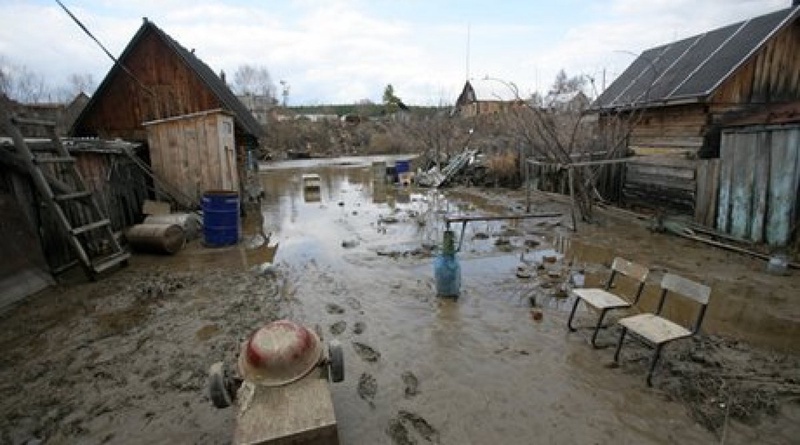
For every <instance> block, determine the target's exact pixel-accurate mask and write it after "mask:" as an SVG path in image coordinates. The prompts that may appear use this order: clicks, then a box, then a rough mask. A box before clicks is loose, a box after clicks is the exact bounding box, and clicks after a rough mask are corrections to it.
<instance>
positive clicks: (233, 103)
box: [73, 19, 264, 138]
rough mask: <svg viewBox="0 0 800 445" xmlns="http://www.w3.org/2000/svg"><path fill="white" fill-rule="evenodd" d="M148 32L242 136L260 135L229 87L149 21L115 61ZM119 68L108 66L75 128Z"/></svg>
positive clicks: (145, 21)
mask: <svg viewBox="0 0 800 445" xmlns="http://www.w3.org/2000/svg"><path fill="white" fill-rule="evenodd" d="M150 31H151V32H154V33H156V35H158V36H159V37H160V38H161V40H163V41H164V43H165V44H166V45H167V46H169V47H170V48H172V50H173V51H175V53H176V54H177V55H178V56H179V57H180V58H181V59H182V60H183V61H184V62H185V63H186V65H187V66H188V67H189V68H190V69H191V70H192V71H193V72H195V73H196V74H197V75H198V77H200V79H202V81H203V83H205V85H206V86H207V87H208V88H209V89H210V90H211V91H212V92H213V93H214V95H215V96H216V97H217V99H219V101H220V102H221V103H222V105H223V106H224V107H225V108H226V109H228V110H229V111H231V112H232V113H233V114H234V117H235V121H236V125H237V126H239V127H241V129H242V130H244V132H245V133H247V134H250V135H252V136H254V137H256V138H258V137H260V136H262V135H263V134H264V130H263V128H262V127H261V125H260V124H259V123H258V121H257V120H256V119H255V118H254V117H253V115H252V114H251V113H250V111H249V110H248V109H247V107H245V106H244V104H242V102H241V101H239V99H238V98H237V97H236V95H234V94H233V92H232V91H231V90H230V88H228V86H227V85H226V84H225V82H223V81H222V79H220V78H219V76H217V74H216V73H215V72H214V71H213V70H212V69H211V68H210V67H209V66H208V65H206V64H205V63H204V62H203V61H202V60H200V59H199V58H198V57H197V56H195V55H194V53H192V52H191V51H189V50H187V49H186V48H184V47H183V46H181V44H180V43H178V42H177V41H176V40H175V39H173V38H172V37H170V36H169V35H168V34H167V33H165V32H164V31H162V30H161V29H160V28H159V27H158V26H156V25H155V24H154V23H153V22H151V21H149V20H147V19H144V23H143V24H142V26H141V27H140V28H139V30H138V31H137V32H136V34H135V35H134V36H133V38H132V39H131V41H130V42H129V43H128V46H126V47H125V50H124V51H123V52H122V55H120V56H119V58H118V60H119V62H120V63H123V64H124V62H125V59H126V58H127V56H128V55H129V54H130V53H131V51H132V50H133V48H135V47H136V45H137V44H138V43H139V41H140V40H141V39H142V38H143V36H144V35H146V34H147V32H150ZM121 69H122V68H121V67H120V65H119V64H117V63H115V64H114V65H113V66H112V67H111V69H110V70H109V72H108V74H106V77H105V78H104V79H103V82H101V83H100V86H99V87H98V88H97V90H96V91H95V93H94V94H93V95H92V98H91V100H90V101H89V103H88V104H87V106H86V107H85V108H84V109H83V112H82V113H81V116H80V117H79V118H78V119H77V120H76V121H75V122H76V125H77V124H78V123H79V122H81V121H82V119H83V116H84V115H85V114H86V113H88V112H89V110H90V109H91V108H92V103H93V102H94V101H95V98H97V97H100V96H101V95H102V94H103V91H104V90H105V88H107V86H108V85H109V84H110V83H111V81H112V79H113V78H114V76H115V75H116V74H117V72H118V71H120V70H121ZM74 130H75V128H74V127H73V132H74Z"/></svg>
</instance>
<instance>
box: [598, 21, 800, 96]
mask: <svg viewBox="0 0 800 445" xmlns="http://www.w3.org/2000/svg"><path fill="white" fill-rule="evenodd" d="M798 16H800V7H793V8H789V9H784V10H780V11H776V12H773V13H770V14H766V15H762V16H758V17H754V18H751V19H749V20H745V21H742V22H738V23H734V24H732V25H728V26H724V27H722V28H717V29H714V30H711V31H708V32H706V33H703V34H698V35H696V36H692V37H689V38H686V39H683V40H678V41H676V42H672V43H669V44H666V45H662V46H658V47H655V48H651V49H648V50H647V51H645V52H643V53H642V54H641V55H640V56H639V57H638V58H637V59H636V60H634V62H633V63H632V64H631V65H630V66H629V67H628V68H627V69H626V70H625V72H623V73H622V75H620V76H619V77H618V78H617V79H616V80H615V81H614V82H613V83H612V84H611V85H610V86H609V87H608V89H606V90H605V91H604V92H603V94H601V95H600V97H598V98H597V100H596V101H595V102H594V104H592V108H593V109H595V110H611V109H618V108H636V107H647V106H659V105H670V104H677V103H687V102H698V101H702V100H704V99H705V98H707V97H708V96H709V95H710V94H711V93H713V92H714V90H716V89H717V88H718V87H719V86H720V85H721V84H722V82H724V81H725V80H726V79H728V78H729V77H730V76H731V75H732V74H733V73H734V72H735V71H736V70H737V69H738V68H739V67H741V66H742V65H743V64H744V63H745V62H747V61H748V60H749V59H750V57H751V56H753V55H754V54H755V53H756V52H757V51H758V50H759V49H760V48H761V47H762V46H763V45H764V44H765V43H766V42H767V40H769V39H770V38H771V37H772V36H773V35H774V34H775V33H777V32H778V31H780V30H781V29H783V28H784V27H786V26H787V25H789V24H791V23H793V22H794V21H795V20H796V19H797V18H798Z"/></svg>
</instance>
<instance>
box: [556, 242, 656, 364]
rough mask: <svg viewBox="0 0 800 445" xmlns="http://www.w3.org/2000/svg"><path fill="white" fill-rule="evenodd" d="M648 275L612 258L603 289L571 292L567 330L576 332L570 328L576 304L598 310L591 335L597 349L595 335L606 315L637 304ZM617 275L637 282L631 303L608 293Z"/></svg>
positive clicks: (628, 262)
mask: <svg viewBox="0 0 800 445" xmlns="http://www.w3.org/2000/svg"><path fill="white" fill-rule="evenodd" d="M649 273H650V271H649V270H648V269H647V268H646V267H644V266H642V265H640V264H636V263H634V262H632V261H628V260H626V259H624V258H620V257H617V258H614V262H613V263H612V264H611V275H610V276H609V277H608V281H607V282H606V285H605V287H604V288H602V289H599V288H590V289H573V290H572V294H573V295H574V296H575V303H574V304H573V305H572V311H571V312H570V313H569V319H568V320H567V327H568V328H569V330H570V331H572V332H575V330H576V329H575V327H573V326H572V320H573V318H575V312H576V310H577V309H578V303H580V302H581V301H583V302H584V303H586V304H587V305H588V306H591V307H593V308H595V309H597V310H599V311H600V315H599V316H598V318H597V324H596V325H595V327H594V333H593V334H592V346H593V347H595V348H597V347H598V346H597V343H596V342H597V333H598V331H599V330H600V328H601V327H603V320H604V319H605V316H606V313H607V312H608V311H610V310H613V309H623V308H628V307H631V306H632V305H634V304H636V303H638V302H639V298H640V297H641V295H642V290H643V289H644V283H645V281H646V280H647V275H648V274H649ZM618 274H622V275H625V276H627V277H629V278H631V279H633V280H634V281H636V282H638V287H637V288H636V294H635V295H634V297H633V301H632V302H630V301H627V300H625V299H623V298H621V297H619V296H618V295H616V294H613V293H611V292H610V291H611V289H612V288H613V287H614V284H615V283H614V281H615V279H616V277H617V275H618Z"/></svg>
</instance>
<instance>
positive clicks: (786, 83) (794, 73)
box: [709, 21, 800, 114]
mask: <svg viewBox="0 0 800 445" xmlns="http://www.w3.org/2000/svg"><path fill="white" fill-rule="evenodd" d="M798 54H800V21H795V22H794V23H793V24H792V25H790V26H788V27H786V28H785V29H783V30H781V31H780V32H779V33H777V34H776V35H775V36H774V37H773V38H772V39H770V40H769V41H768V42H767V43H766V44H765V45H764V47H763V48H762V49H761V50H760V51H758V53H756V55H755V57H752V58H751V59H750V60H748V61H747V62H746V63H745V64H744V65H743V66H742V67H740V68H739V69H738V70H737V71H736V73H734V75H733V76H731V77H730V78H729V79H727V80H726V81H725V82H723V84H722V85H720V87H719V88H718V89H717V90H716V91H715V92H714V94H713V95H712V96H711V98H710V100H709V103H710V104H711V105H712V108H711V112H712V113H714V114H719V113H722V112H725V111H729V110H730V109H739V108H741V106H742V104H751V103H752V104H763V103H779V102H790V101H793V100H797V99H798V98H800V57H798Z"/></svg>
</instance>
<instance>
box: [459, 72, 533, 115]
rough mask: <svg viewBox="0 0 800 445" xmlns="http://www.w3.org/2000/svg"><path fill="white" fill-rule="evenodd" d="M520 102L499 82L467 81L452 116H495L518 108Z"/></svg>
mask: <svg viewBox="0 0 800 445" xmlns="http://www.w3.org/2000/svg"><path fill="white" fill-rule="evenodd" d="M520 102H521V101H520V100H519V99H518V98H517V97H516V96H515V95H514V92H513V91H511V90H510V89H509V88H508V87H506V86H505V85H503V84H502V83H501V82H499V81H492V80H483V81H476V82H470V81H469V80H467V82H466V83H464V88H462V89H461V93H460V94H459V95H458V99H456V104H455V107H454V108H453V113H452V114H453V115H455V116H461V117H476V116H485V115H494V114H499V113H503V112H505V111H506V110H508V109H509V108H510V107H513V106H518V105H520Z"/></svg>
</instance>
